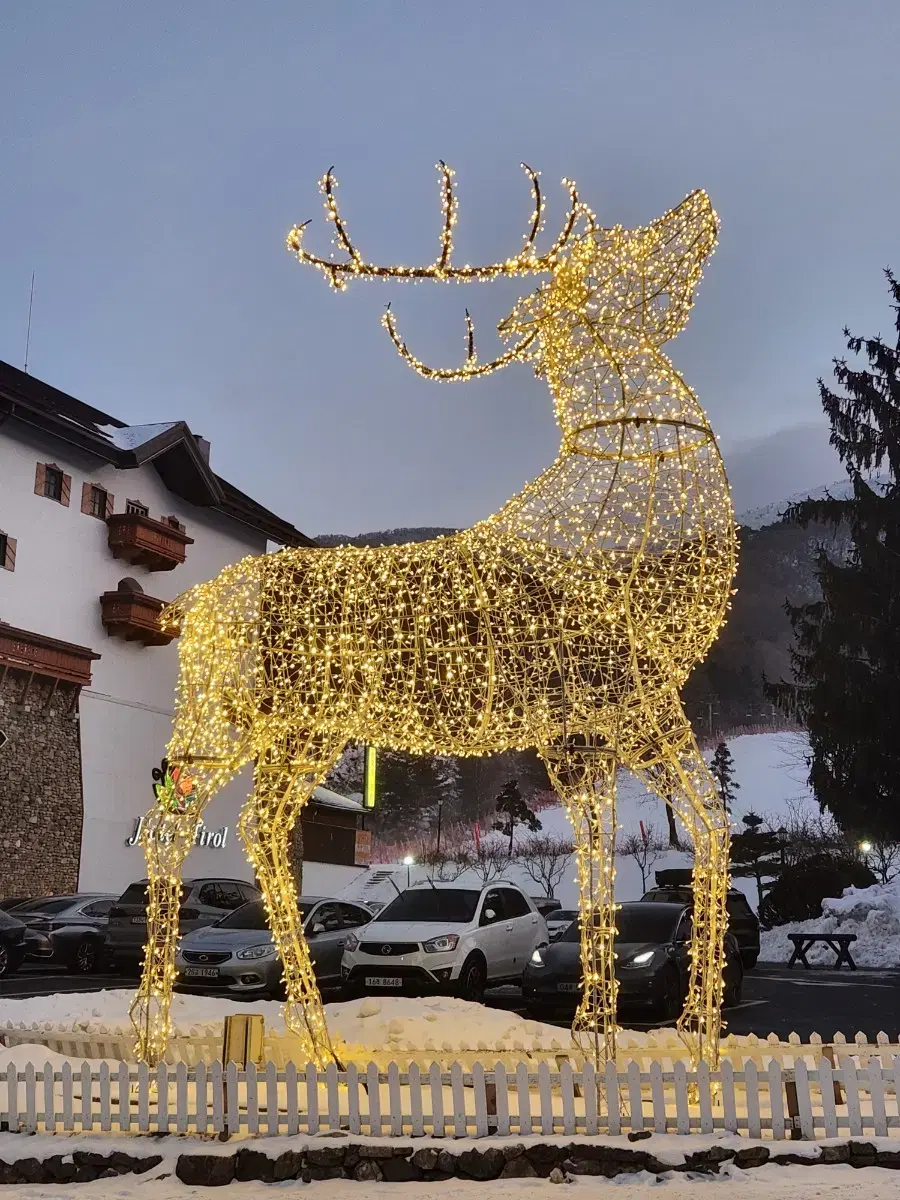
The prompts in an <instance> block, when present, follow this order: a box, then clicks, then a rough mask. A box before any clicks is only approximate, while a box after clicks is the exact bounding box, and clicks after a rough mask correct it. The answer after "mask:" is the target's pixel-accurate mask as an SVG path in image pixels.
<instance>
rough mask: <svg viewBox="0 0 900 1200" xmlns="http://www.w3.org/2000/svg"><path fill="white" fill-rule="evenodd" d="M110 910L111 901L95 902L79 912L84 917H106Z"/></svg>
mask: <svg viewBox="0 0 900 1200" xmlns="http://www.w3.org/2000/svg"><path fill="white" fill-rule="evenodd" d="M111 908H112V900H95V901H94V903H93V904H88V905H86V906H85V907H84V908H83V909H82V910H81V911H82V912H83V913H84V915H85V916H86V917H108V916H109V910H110V909H111Z"/></svg>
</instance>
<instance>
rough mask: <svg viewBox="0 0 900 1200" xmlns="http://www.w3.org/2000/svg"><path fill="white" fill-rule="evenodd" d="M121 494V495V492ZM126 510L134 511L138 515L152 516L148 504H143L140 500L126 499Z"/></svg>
mask: <svg viewBox="0 0 900 1200" xmlns="http://www.w3.org/2000/svg"><path fill="white" fill-rule="evenodd" d="M119 495H121V492H120V493H119ZM125 511H126V512H127V513H133V514H134V515H135V516H136V517H149V516H150V509H149V508H148V507H147V505H146V504H141V502H140V500H126V501H125Z"/></svg>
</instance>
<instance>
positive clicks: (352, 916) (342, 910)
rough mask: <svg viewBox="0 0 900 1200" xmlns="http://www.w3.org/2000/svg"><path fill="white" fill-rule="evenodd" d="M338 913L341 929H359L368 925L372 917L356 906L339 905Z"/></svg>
mask: <svg viewBox="0 0 900 1200" xmlns="http://www.w3.org/2000/svg"><path fill="white" fill-rule="evenodd" d="M338 913H339V914H340V918H341V929H357V928H358V927H359V926H360V925H368V923H369V921H370V920H371V917H370V916H369V914H368V913H366V912H363V910H362V909H361V908H357V907H356V905H355V904H339V905H338Z"/></svg>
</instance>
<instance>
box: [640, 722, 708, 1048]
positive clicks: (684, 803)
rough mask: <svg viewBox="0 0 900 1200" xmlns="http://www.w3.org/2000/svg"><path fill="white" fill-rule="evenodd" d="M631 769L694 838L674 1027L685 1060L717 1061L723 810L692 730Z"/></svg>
mask: <svg viewBox="0 0 900 1200" xmlns="http://www.w3.org/2000/svg"><path fill="white" fill-rule="evenodd" d="M634 770H635V774H636V775H638V777H639V778H640V779H642V780H643V782H644V783H645V784H646V785H647V787H649V788H650V789H651V790H652V791H654V792H656V793H657V795H658V796H659V797H660V798H661V799H662V800H663V801H664V802H665V803H666V804H669V805H670V806H671V807H672V809H673V811H674V812H675V813H677V815H678V816H679V818H680V819H681V821H682V823H683V824H684V826H685V828H686V829H687V830H688V833H689V834H690V835H691V838H692V840H693V843H694V872H693V879H692V887H693V895H694V900H693V930H692V935H691V946H690V956H691V961H690V976H689V982H688V992H687V997H686V1000H685V1006H684V1011H683V1012H682V1014H681V1017H680V1018H679V1020H678V1030H679V1033H680V1034H681V1036H682V1038H683V1040H684V1042H685V1044H686V1045H687V1047H688V1049H689V1051H690V1054H691V1061H692V1062H693V1063H694V1064H696V1063H698V1062H705V1063H707V1064H708V1065H709V1066H710V1067H711V1068H713V1069H715V1068H716V1067H717V1066H718V1065H719V1037H720V1032H721V1026H722V1015H721V1014H722V1000H723V996H724V988H725V985H724V972H725V961H726V960H725V931H726V929H727V927H728V911H727V908H726V898H727V893H728V883H729V878H728V850H729V826H728V813H727V812H726V810H725V805H724V803H723V802H722V798H721V796H720V795H719V790H718V788H717V787H716V782H715V780H714V779H713V777H712V775H711V774H710V771H709V768H708V767H707V765H706V762H705V761H704V759H703V755H702V754H701V753H700V749H699V747H698V746H697V743H696V741H695V740H694V738H693V736H691V739H690V741H689V743H688V745H687V746H686V748H684V749H682V750H680V751H676V750H673V751H672V752H671V753H670V754H669V755H668V756H667V757H666V758H665V759H664V760H663V761H662V762H659V763H656V764H655V765H653V766H652V767H646V768H643V769H640V768H634Z"/></svg>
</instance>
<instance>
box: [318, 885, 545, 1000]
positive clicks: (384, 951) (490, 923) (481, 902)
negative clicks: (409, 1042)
mask: <svg viewBox="0 0 900 1200" xmlns="http://www.w3.org/2000/svg"><path fill="white" fill-rule="evenodd" d="M549 941H550V938H549V935H548V933H547V925H546V923H545V921H544V918H543V917H542V916H541V915H540V913H539V912H538V911H537V909H536V908H535V906H534V904H533V902H532V901H531V900H530V899H529V897H528V896H526V895H525V893H524V892H523V891H521V890H520V889H519V888H517V887H516V885H515V884H514V883H506V882H505V881H503V880H500V881H499V882H497V883H492V884H491V885H490V886H489V887H485V888H481V889H479V888H477V887H474V888H471V887H470V888H467V887H461V886H459V884H456V883H434V884H432V883H428V882H427V881H426V882H425V883H419V884H416V885H415V886H414V887H412V888H409V889H408V890H407V891H405V892H402V893H401V894H400V895H399V896H398V897H397V898H396V900H392V901H391V903H390V904H388V905H387V907H386V908H383V909H382V910H381V912H380V913H379V914H378V915H377V917H375V919H374V921H371V922H370V923H369V924H368V925H364V926H363V927H362V928H361V929H356V930H354V931H353V932H352V933H349V934H348V935H347V940H346V942H345V943H344V957H343V960H342V962H341V975H342V978H343V982H344V987H345V990H346V993H347V994H348V995H350V996H353V995H359V994H361V993H362V992H364V991H365V992H374V991H377V992H393V993H395V994H404V993H405V994H406V995H420V994H421V993H423V992H449V993H452V994H454V995H457V996H462V997H463V998H464V999H466V1000H481V999H482V997H483V996H484V989H485V987H486V986H488V985H490V986H491V987H496V986H497V985H498V984H501V983H518V982H519V981H520V980H521V978H522V972H523V971H524V969H525V965H526V964H527V963H528V961H529V959H530V958H531V956H532V954H533V953H534V951H535V950H536V949H537V948H538V946H546V945H548V944H549Z"/></svg>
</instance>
